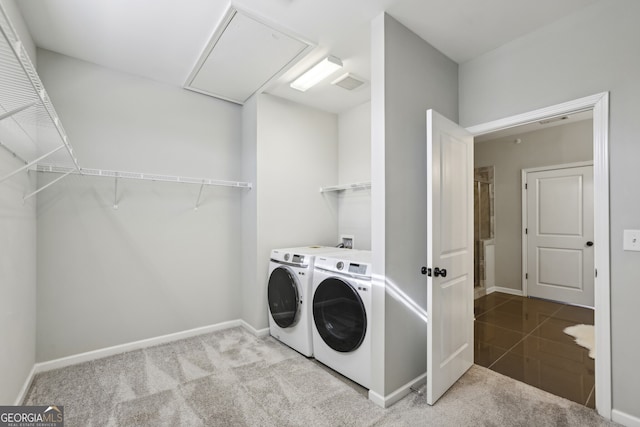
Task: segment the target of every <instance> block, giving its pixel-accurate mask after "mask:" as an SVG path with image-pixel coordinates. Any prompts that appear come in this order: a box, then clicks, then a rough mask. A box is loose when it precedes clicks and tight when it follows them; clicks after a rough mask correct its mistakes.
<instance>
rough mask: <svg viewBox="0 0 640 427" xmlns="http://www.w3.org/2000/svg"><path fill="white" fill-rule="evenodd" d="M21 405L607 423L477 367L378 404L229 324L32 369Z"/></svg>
mask: <svg viewBox="0 0 640 427" xmlns="http://www.w3.org/2000/svg"><path fill="white" fill-rule="evenodd" d="M25 404H29V405H49V404H57V405H64V411H65V416H66V417H65V418H66V420H65V421H66V423H65V425H66V426H67V427H73V426H83V427H85V426H87V427H88V426H154V427H155V426H172V427H173V426H189V427H197V426H305V427H313V426H581V427H583V426H605V425H612V424H609V423H607V422H605V421H604V420H603V419H602V418H601V417H599V416H598V415H597V414H596V413H595V412H594V411H592V410H591V409H589V408H586V407H584V406H581V405H578V404H577V403H573V402H571V401H569V400H565V399H562V398H559V397H555V396H553V395H551V394H548V393H546V392H544V391H542V390H538V389H536V388H533V387H530V386H528V385H526V384H523V383H519V382H517V381H515V380H512V379H510V378H507V377H505V376H502V375H500V374H498V373H495V372H493V371H490V370H488V369H485V368H482V367H479V366H474V367H473V368H471V369H470V370H469V372H467V374H465V375H464V376H463V377H462V378H461V379H460V381H458V383H456V384H455V385H454V386H453V387H452V388H451V390H449V391H448V392H447V394H446V395H445V396H444V397H443V398H442V399H440V401H439V402H438V403H437V404H436V405H435V406H433V407H431V406H429V405H427V404H426V401H425V398H424V397H423V396H419V395H417V394H414V393H412V394H410V395H409V396H407V397H405V398H404V399H403V400H401V401H400V402H398V403H397V404H396V405H394V406H392V407H391V408H388V409H382V408H380V407H378V406H376V405H374V404H373V403H372V402H371V401H369V400H368V399H366V397H364V396H363V395H362V394H361V393H359V392H358V391H357V390H356V389H354V388H353V387H352V386H350V385H348V384H346V383H345V380H341V379H339V378H336V376H334V375H332V374H330V373H328V372H326V370H325V369H323V368H322V367H320V366H318V365H317V363H315V362H313V361H312V360H309V359H306V358H305V357H303V356H301V355H299V354H298V353H296V352H294V351H293V350H291V349H289V348H288V347H286V346H284V345H282V344H280V343H279V342H277V341H276V340H274V339H273V338H271V337H268V338H256V337H255V336H253V335H251V334H250V333H248V332H247V331H245V330H244V329H242V328H233V329H227V330H224V331H219V332H215V333H211V334H207V335H201V336H198V337H194V338H190V339H186V340H182V341H177V342H174V343H171V344H165V345H161V346H157V347H151V348H147V349H144V350H137V351H132V352H129V353H124V354H120V355H116V356H111V357H107V358H104V359H100V360H95V361H92V362H86V363H82V364H78V365H75V366H71V367H67V368H63V369H58V370H55V371H50V372H45V373H42V374H38V375H37V376H36V378H35V380H34V382H33V384H32V385H31V388H30V389H29V392H28V394H27V397H26V401H25Z"/></svg>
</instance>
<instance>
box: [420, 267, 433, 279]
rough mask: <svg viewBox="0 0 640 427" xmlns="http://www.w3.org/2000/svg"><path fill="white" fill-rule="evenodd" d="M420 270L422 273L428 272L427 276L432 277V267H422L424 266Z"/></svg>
mask: <svg viewBox="0 0 640 427" xmlns="http://www.w3.org/2000/svg"><path fill="white" fill-rule="evenodd" d="M420 272H421V273H422V274H426V275H427V276H429V277H431V269H430V268H427V267H422V268H421V269H420Z"/></svg>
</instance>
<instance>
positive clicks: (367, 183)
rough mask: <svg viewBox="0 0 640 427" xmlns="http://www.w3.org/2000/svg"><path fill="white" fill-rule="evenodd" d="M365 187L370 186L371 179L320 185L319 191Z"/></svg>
mask: <svg viewBox="0 0 640 427" xmlns="http://www.w3.org/2000/svg"><path fill="white" fill-rule="evenodd" d="M366 188H371V181H367V182H356V183H353V184H342V185H333V186H331V187H320V192H321V193H329V192H332V191H345V190H364V189H366Z"/></svg>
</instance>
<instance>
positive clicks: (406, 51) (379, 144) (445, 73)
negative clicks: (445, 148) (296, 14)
mask: <svg viewBox="0 0 640 427" xmlns="http://www.w3.org/2000/svg"><path fill="white" fill-rule="evenodd" d="M372 53H373V54H374V56H373V58H372V100H371V109H372V122H373V125H374V128H373V130H372V166H371V169H372V189H373V192H372V206H373V211H372V228H373V234H372V249H373V253H374V254H373V255H374V265H373V273H374V275H375V277H374V279H375V283H376V287H377V288H380V287H382V286H385V287H386V290H387V292H386V297H385V302H384V311H383V312H384V316H385V329H384V330H385V332H384V336H383V335H382V334H383V333H382V332H381V331H380V330H379V329H377V330H374V334H373V335H372V338H373V341H374V342H373V345H374V352H375V351H378V350H379V349H380V343H381V342H384V346H383V347H384V352H385V355H384V363H383V364H382V366H381V361H380V358H379V356H376V358H374V376H376V375H377V374H376V372H384V380H383V383H381V382H380V378H376V377H374V387H375V388H374V392H376V393H378V394H381V395H383V396H384V395H388V394H389V393H391V392H393V391H394V390H396V389H398V388H399V387H401V386H402V385H404V384H406V383H407V382H409V381H411V380H412V379H414V378H416V377H418V376H420V375H422V374H424V372H425V371H426V348H427V344H426V342H427V341H426V325H425V324H424V322H423V321H422V320H421V318H420V317H419V316H417V315H416V314H415V313H414V312H413V311H412V310H411V309H409V308H408V307H407V305H406V303H404V302H403V301H399V300H396V299H395V298H394V297H393V296H392V294H391V293H389V288H390V287H393V286H396V287H398V288H399V289H400V290H401V291H402V292H404V293H405V294H406V295H407V297H408V298H410V299H411V300H413V302H415V303H416V304H418V305H419V306H420V307H422V308H423V309H424V310H426V302H427V301H426V299H427V286H426V277H425V276H423V275H422V274H421V273H420V267H421V266H423V265H424V262H425V260H426V259H427V241H426V236H427V227H426V211H427V195H426V191H425V185H426V174H427V167H426V110H427V109H429V108H433V109H435V110H437V111H439V112H440V113H442V114H444V115H445V116H447V117H449V118H450V119H452V120H457V119H458V114H457V113H458V103H457V99H458V92H457V88H458V78H457V76H458V66H457V64H456V63H455V62H453V61H452V60H450V59H449V58H447V57H445V56H444V55H443V54H442V53H440V52H439V51H437V50H436V49H435V48H433V47H432V46H431V45H430V44H428V43H427V42H425V41H424V40H422V39H421V38H420V37H418V36H417V35H416V34H414V33H413V32H411V31H410V30H409V29H407V28H406V27H404V26H403V25H402V24H400V23H399V22H398V21H396V20H395V19H394V18H392V17H391V16H388V15H386V14H385V15H383V16H380V17H378V18H376V20H374V22H373V27H372ZM381 279H382V280H384V281H385V283H380V280H381ZM373 295H374V309H376V308H378V307H379V305H380V301H379V292H377V291H375V290H374V294H373ZM376 301H377V302H376ZM376 313H377V312H376ZM375 326H376V327H378V326H379V325H375Z"/></svg>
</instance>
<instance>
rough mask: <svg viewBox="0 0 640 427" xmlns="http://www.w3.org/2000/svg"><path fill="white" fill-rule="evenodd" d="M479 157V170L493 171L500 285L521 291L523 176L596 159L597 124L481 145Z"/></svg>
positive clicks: (477, 148) (557, 128) (564, 127)
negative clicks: (538, 169) (526, 172)
mask: <svg viewBox="0 0 640 427" xmlns="http://www.w3.org/2000/svg"><path fill="white" fill-rule="evenodd" d="M516 138H520V139H521V140H522V142H521V143H520V144H514V142H513V141H514V140H515V139H516ZM474 156H475V167H482V166H494V173H495V176H494V191H495V199H494V209H495V218H496V220H495V230H494V231H495V259H496V260H497V261H498V262H496V263H495V286H499V287H503V288H511V289H516V290H522V235H521V233H522V176H521V171H522V169H527V168H534V167H540V166H551V165H560V164H563V163H573V162H581V161H587V160H593V121H592V120H583V121H580V122H576V123H572V124H566V125H562V126H555V127H551V128H547V129H541V130H537V131H533V132H527V133H523V134H518V135H512V136H507V137H503V138H498V139H494V140H490V141H484V142H480V143H476V144H475V147H474Z"/></svg>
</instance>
